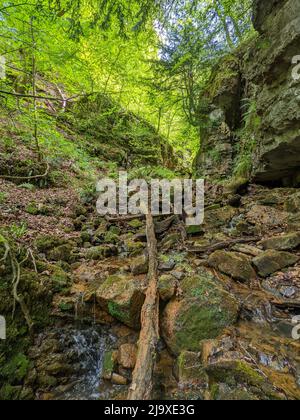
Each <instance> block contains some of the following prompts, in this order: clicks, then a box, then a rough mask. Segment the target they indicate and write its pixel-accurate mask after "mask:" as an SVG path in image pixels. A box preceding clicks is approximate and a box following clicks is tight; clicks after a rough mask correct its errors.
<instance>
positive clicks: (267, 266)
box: [253, 250, 299, 277]
mask: <svg viewBox="0 0 300 420" xmlns="http://www.w3.org/2000/svg"><path fill="white" fill-rule="evenodd" d="M298 261H299V257H297V256H296V255H294V254H290V253H288V252H280V251H274V250H270V251H265V252H264V253H263V254H261V255H260V256H258V257H256V258H254V260H253V264H254V266H255V267H256V269H257V271H258V274H259V275H260V276H261V277H268V276H269V275H271V274H273V273H276V271H279V270H281V269H283V268H285V267H289V266H291V265H294V264H296V262H298Z"/></svg>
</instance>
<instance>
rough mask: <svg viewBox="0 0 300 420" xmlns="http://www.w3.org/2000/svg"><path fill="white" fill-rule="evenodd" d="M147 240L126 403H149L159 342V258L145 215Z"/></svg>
mask: <svg viewBox="0 0 300 420" xmlns="http://www.w3.org/2000/svg"><path fill="white" fill-rule="evenodd" d="M146 220H147V240H148V253H149V272H148V289H147V293H146V299H145V303H144V305H143V308H142V313H141V333H140V338H139V345H138V353H137V362H136V365H135V369H134V372H133V379H132V385H131V387H130V390H129V393H128V399H129V400H150V399H151V397H152V390H153V373H154V367H155V359H156V348H157V343H158V340H159V295H158V273H157V271H158V258H157V240H156V236H155V225H154V221H153V217H152V215H151V214H149V215H147V218H146Z"/></svg>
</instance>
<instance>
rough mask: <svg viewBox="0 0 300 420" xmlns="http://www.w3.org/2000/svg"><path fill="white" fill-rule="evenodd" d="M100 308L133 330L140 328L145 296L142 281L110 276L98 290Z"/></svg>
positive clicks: (97, 297)
mask: <svg viewBox="0 0 300 420" xmlns="http://www.w3.org/2000/svg"><path fill="white" fill-rule="evenodd" d="M96 299H97V302H98V303H99V305H100V307H101V308H102V309H104V310H106V311H107V312H108V313H109V314H110V315H111V316H113V317H114V318H115V319H118V320H119V321H120V322H122V323H124V324H125V325H127V326H128V327H131V328H133V329H139V327H140V313H141V308H142V306H143V303H144V300H145V295H144V294H143V289H142V287H141V284H140V281H138V280H135V279H134V278H132V277H131V276H110V277H108V278H107V279H106V281H105V282H104V283H103V284H102V285H101V286H100V287H99V288H98V289H97V291H96Z"/></svg>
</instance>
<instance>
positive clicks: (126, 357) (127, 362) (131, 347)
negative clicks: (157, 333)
mask: <svg viewBox="0 0 300 420" xmlns="http://www.w3.org/2000/svg"><path fill="white" fill-rule="evenodd" d="M136 356H137V347H136V345H135V344H123V345H122V346H121V347H120V348H119V352H118V363H119V365H121V366H123V368H125V369H134V367H135V364H136Z"/></svg>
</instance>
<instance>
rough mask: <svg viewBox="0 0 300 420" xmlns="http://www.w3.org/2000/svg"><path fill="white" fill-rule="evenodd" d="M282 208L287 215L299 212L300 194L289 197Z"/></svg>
mask: <svg viewBox="0 0 300 420" xmlns="http://www.w3.org/2000/svg"><path fill="white" fill-rule="evenodd" d="M284 207H285V210H286V211H288V212H289V213H298V212H299V210H300V193H296V194H293V195H291V196H290V197H289V198H288V199H287V200H286V202H285V204H284Z"/></svg>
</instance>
